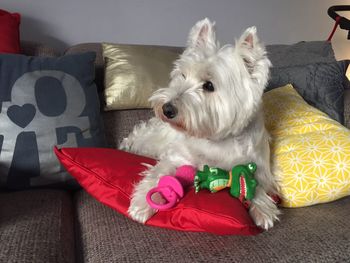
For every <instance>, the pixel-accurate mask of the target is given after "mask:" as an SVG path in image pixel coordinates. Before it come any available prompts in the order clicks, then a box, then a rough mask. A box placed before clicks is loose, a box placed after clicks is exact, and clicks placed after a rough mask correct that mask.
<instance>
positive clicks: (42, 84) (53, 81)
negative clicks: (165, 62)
mask: <svg viewBox="0 0 350 263" xmlns="http://www.w3.org/2000/svg"><path fill="white" fill-rule="evenodd" d="M94 60H95V53H93V52H89V53H83V54H75V55H67V56H63V57H60V58H44V57H27V56H23V55H5V54H3V55H0V174H1V176H0V186H5V187H7V188H10V189H23V188H28V187H31V186H43V185H60V184H62V183H64V182H66V183H67V184H72V185H74V184H75V183H74V180H73V179H72V177H70V176H69V175H68V174H67V173H66V172H65V171H64V170H63V169H61V167H60V165H59V162H58V161H57V159H56V157H55V155H54V154H53V151H52V150H53V147H54V146H55V145H58V146H62V147H63V146H64V147H68V146H71V147H74V146H104V145H105V144H104V143H105V138H104V133H103V131H102V125H101V124H102V120H101V118H100V106H99V100H98V95H97V89H96V85H95V83H94V76H95V75H94Z"/></svg>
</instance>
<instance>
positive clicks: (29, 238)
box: [0, 190, 75, 263]
mask: <svg viewBox="0 0 350 263" xmlns="http://www.w3.org/2000/svg"><path fill="white" fill-rule="evenodd" d="M72 214H73V213H72V199H71V195H70V194H68V193H67V192H65V191H59V190H31V191H20V192H12V193H9V192H3V193H0V244H1V245H0V262H36V263H38V262H74V257H75V256H74V230H73V215H72Z"/></svg>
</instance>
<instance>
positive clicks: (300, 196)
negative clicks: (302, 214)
mask: <svg viewBox="0 0 350 263" xmlns="http://www.w3.org/2000/svg"><path fill="white" fill-rule="evenodd" d="M263 102H264V103H263V104H264V112H265V124H266V128H267V130H268V131H269V132H270V135H271V137H272V140H271V156H272V161H273V163H274V166H275V168H276V169H274V170H275V171H274V174H275V176H277V179H278V181H279V184H280V187H281V198H282V206H284V207H301V206H309V205H313V204H317V203H325V202H330V201H333V200H336V199H339V198H341V197H344V196H347V195H350V131H349V130H348V129H347V128H345V127H344V126H342V125H341V124H339V123H338V122H336V121H334V120H332V119H331V118H329V117H328V116H327V115H326V114H325V113H323V112H321V111H319V110H317V109H315V108H314V107H312V106H310V105H308V104H307V103H306V102H305V101H304V100H303V98H302V97H301V96H300V95H299V94H298V93H297V91H296V90H295V89H294V88H293V86H292V85H287V86H284V87H281V88H277V89H274V90H271V91H269V92H266V93H265V94H264V97H263Z"/></svg>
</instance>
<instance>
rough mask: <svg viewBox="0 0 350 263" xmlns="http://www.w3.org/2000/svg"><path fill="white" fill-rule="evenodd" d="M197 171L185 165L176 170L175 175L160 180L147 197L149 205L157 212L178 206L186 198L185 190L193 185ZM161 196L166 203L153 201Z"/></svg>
mask: <svg viewBox="0 0 350 263" xmlns="http://www.w3.org/2000/svg"><path fill="white" fill-rule="evenodd" d="M195 174H196V169H195V168H194V167H193V166H191V165H183V166H180V167H179V168H177V169H176V172H175V175H174V176H172V175H165V176H162V177H161V178H160V179H159V182H158V186H157V187H155V188H152V189H151V190H150V191H149V192H148V193H147V196H146V200H147V202H148V204H149V205H150V206H151V207H152V208H154V209H157V210H167V209H170V208H172V207H174V206H175V205H176V203H177V202H178V201H179V200H180V199H181V198H182V197H183V196H184V193H185V191H184V188H185V187H187V186H190V185H193V180H194V176H195ZM156 193H157V194H159V195H160V196H161V198H162V199H163V200H164V201H165V203H157V202H156V201H154V199H152V196H153V195H154V194H156Z"/></svg>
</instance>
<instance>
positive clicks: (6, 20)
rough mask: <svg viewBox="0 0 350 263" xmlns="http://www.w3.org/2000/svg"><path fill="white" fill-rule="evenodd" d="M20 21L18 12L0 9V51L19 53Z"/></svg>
mask: <svg viewBox="0 0 350 263" xmlns="http://www.w3.org/2000/svg"><path fill="white" fill-rule="evenodd" d="M20 21H21V16H20V14H18V13H13V14H11V13H9V12H7V11H5V10H1V9H0V53H15V54H18V53H20V51H21V48H20V42H19V24H20Z"/></svg>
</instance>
